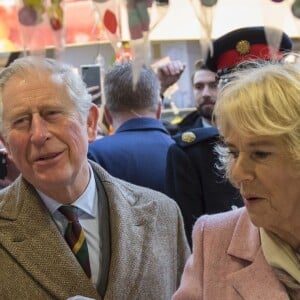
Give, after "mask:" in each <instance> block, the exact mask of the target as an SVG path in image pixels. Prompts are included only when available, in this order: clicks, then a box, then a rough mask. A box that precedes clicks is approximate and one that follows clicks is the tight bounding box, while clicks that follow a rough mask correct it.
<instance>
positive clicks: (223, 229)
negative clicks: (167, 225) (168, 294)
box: [172, 208, 289, 300]
mask: <svg viewBox="0 0 300 300" xmlns="http://www.w3.org/2000/svg"><path fill="white" fill-rule="evenodd" d="M181 299H182V300H196V299H197V300H200V299H203V300H219V299H220V300H242V299H243V300H269V299H270V300H271V299H272V300H288V299H289V297H288V295H287V293H286V291H285V288H284V286H283V285H282V284H281V283H280V282H279V280H278V279H277V278H276V277H275V275H274V274H273V272H272V268H271V267H270V266H269V265H268V263H267V261H266V260H265V257H264V255H263V252H262V248H261V243H260V236H259V229H258V228H257V227H255V226H254V225H253V224H252V223H251V221H250V219H249V216H248V213H247V212H246V209H245V208H240V209H237V210H235V211H231V212H226V213H222V214H216V215H212V216H207V215H206V216H203V217H201V218H200V219H199V220H198V221H197V223H196V225H195V227H194V229H193V255H192V256H191V257H190V258H189V260H188V262H187V264H186V266H185V270H184V273H183V277H182V281H181V285H180V288H179V290H178V291H177V292H176V294H175V295H174V296H173V298H172V300H181Z"/></svg>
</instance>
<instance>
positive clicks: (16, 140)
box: [0, 56, 190, 300]
mask: <svg viewBox="0 0 300 300" xmlns="http://www.w3.org/2000/svg"><path fill="white" fill-rule="evenodd" d="M0 101H1V105H0V109H1V111H0V116H2V119H1V122H0V129H1V133H2V136H3V143H4V146H5V148H6V150H7V153H8V155H9V157H11V159H12V160H13V162H14V163H15V165H16V167H17V168H18V170H19V171H20V173H21V175H20V176H19V177H18V178H17V179H16V180H15V181H14V182H13V183H11V184H10V186H9V187H7V188H6V189H3V190H2V191H1V192H0V233H1V234H0V265H1V272H0V282H1V285H0V295H1V298H3V299H20V298H22V299H68V298H72V297H76V296H77V297H79V298H80V299H82V297H88V298H92V299H128V300H129V299H162V300H164V299H170V298H171V295H172V294H173V293H174V291H175V290H176V288H177V287H178V284H179V280H180V275H181V274H182V271H183V266H184V263H185V261H186V258H187V257H188V255H189V253H190V250H189V248H188V244H187V241H186V237H185V233H184V229H183V221H182V217H181V214H180V210H179V208H178V207H177V205H176V203H175V202H174V201H173V200H172V199H170V198H168V197H166V196H165V195H163V194H161V193H158V192H156V191H153V190H150V189H146V188H143V187H139V186H135V185H132V184H130V183H128V182H125V181H122V180H119V179H117V178H114V177H112V176H111V175H109V174H108V173H107V172H106V171H105V170H103V169H102V168H101V167H100V166H99V165H98V164H96V163H94V162H92V161H89V160H88V159H87V151H88V143H89V142H92V141H94V140H95V138H96V134H97V121H98V115H99V111H98V108H97V107H96V105H94V104H93V103H92V99H91V95H90V94H89V93H88V91H87V89H86V87H85V85H84V83H83V81H82V79H81V78H80V76H79V75H78V74H76V73H75V72H74V71H73V67H71V66H69V65H66V64H63V63H62V62H60V61H55V60H52V59H46V58H41V57H34V56H28V57H23V58H20V59H17V60H15V61H14V62H13V63H12V64H11V65H10V66H9V67H7V68H6V69H4V70H3V71H2V72H1V73H0ZM129 270H130V271H129ZM16 287H17V288H16Z"/></svg>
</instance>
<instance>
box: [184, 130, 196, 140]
mask: <svg viewBox="0 0 300 300" xmlns="http://www.w3.org/2000/svg"><path fill="white" fill-rule="evenodd" d="M181 139H182V141H183V142H186V143H192V142H193V141H194V140H195V139H196V135H195V133H193V132H191V131H187V132H184V133H183V134H182V136H181Z"/></svg>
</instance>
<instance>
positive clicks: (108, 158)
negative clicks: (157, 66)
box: [88, 62, 174, 192]
mask: <svg viewBox="0 0 300 300" xmlns="http://www.w3.org/2000/svg"><path fill="white" fill-rule="evenodd" d="M132 77H133V74H132V63H131V62H124V63H116V64H114V65H113V66H112V67H111V68H110V69H109V70H108V71H107V73H106V74H105V77H104V93H105V99H106V103H105V106H104V113H105V116H106V120H107V122H108V123H109V124H111V126H112V127H113V129H114V134H113V135H110V136H105V137H103V138H102V139H100V140H96V141H95V142H93V143H91V144H90V145H89V150H88V157H89V158H90V159H91V160H93V161H95V162H97V163H99V164H100V165H101V166H102V167H103V168H104V169H106V170H107V171H108V172H109V173H110V174H111V175H113V176H115V177H118V178H121V179H123V180H126V181H128V182H131V183H134V184H137V185H141V186H145V187H148V188H151V189H154V190H157V191H160V192H165V190H164V187H165V185H164V180H165V169H166V157H167V152H168V149H169V147H170V145H172V144H173V143H174V141H173V139H172V138H171V136H170V135H169V133H168V132H167V130H166V128H165V127H164V126H163V124H162V123H161V121H160V120H159V119H160V115H161V108H162V102H161V98H160V95H159V94H160V84H159V81H158V79H157V76H156V74H155V73H154V72H153V71H152V69H151V68H147V67H143V68H142V69H141V72H140V76H139V79H138V82H137V84H136V86H135V87H133V81H132Z"/></svg>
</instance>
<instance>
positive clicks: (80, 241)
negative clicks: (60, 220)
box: [58, 205, 91, 278]
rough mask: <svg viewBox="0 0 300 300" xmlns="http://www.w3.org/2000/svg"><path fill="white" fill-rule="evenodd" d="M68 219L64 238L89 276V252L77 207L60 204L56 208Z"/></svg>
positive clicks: (89, 276)
mask: <svg viewBox="0 0 300 300" xmlns="http://www.w3.org/2000/svg"><path fill="white" fill-rule="evenodd" d="M58 210H59V211H60V212H61V213H62V214H63V215H64V216H65V217H66V218H67V220H68V226H67V228H66V232H65V239H66V241H67V243H68V245H69V247H70V248H71V250H72V251H73V253H74V254H75V256H76V258H77V260H78V262H79V263H80V265H81V267H82V268H83V270H84V272H85V273H86V275H87V276H88V278H91V267H90V261H89V252H88V247H87V242H86V239H85V236H84V232H83V229H82V227H81V225H80V223H79V221H78V216H77V211H78V208H77V207H75V206H72V205H62V206H61V207H60V208H59V209H58Z"/></svg>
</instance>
